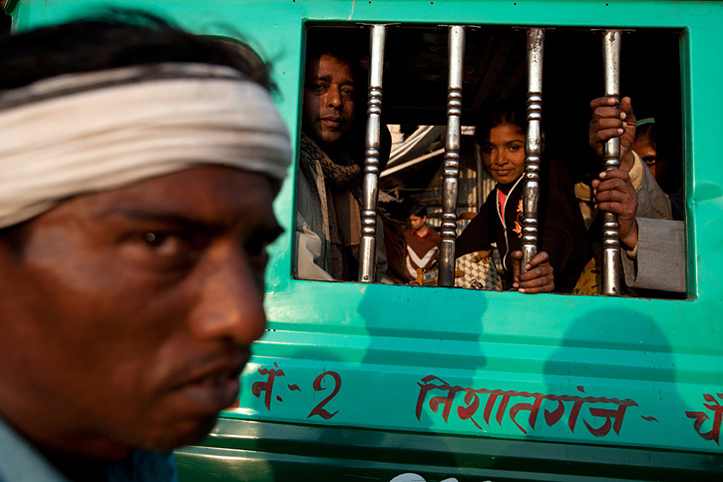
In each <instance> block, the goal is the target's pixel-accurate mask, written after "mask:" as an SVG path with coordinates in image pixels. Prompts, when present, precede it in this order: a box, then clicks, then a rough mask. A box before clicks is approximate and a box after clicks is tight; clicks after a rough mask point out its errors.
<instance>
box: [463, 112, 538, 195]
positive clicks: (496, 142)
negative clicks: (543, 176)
mask: <svg viewBox="0 0 723 482" xmlns="http://www.w3.org/2000/svg"><path fill="white" fill-rule="evenodd" d="M525 125H526V124H525V114H524V112H520V111H519V110H515V109H496V110H495V111H493V113H492V115H490V116H486V118H485V120H484V121H483V122H482V123H480V124H479V125H478V126H477V129H476V132H475V139H476V140H477V145H478V146H479V152H480V157H481V158H482V165H483V166H484V168H485V170H486V171H487V172H488V173H489V174H490V175H491V176H492V177H493V178H494V180H495V181H497V182H498V183H500V184H511V183H514V182H515V181H517V179H519V178H520V176H522V174H523V172H524V170H525V127H524V126H525Z"/></svg>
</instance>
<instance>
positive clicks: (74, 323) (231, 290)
mask: <svg viewBox="0 0 723 482" xmlns="http://www.w3.org/2000/svg"><path fill="white" fill-rule="evenodd" d="M276 189H277V186H276V185H275V184H274V183H273V182H272V181H270V180H269V179H268V178H267V177H265V176H263V175H261V174H256V173H250V172H245V171H240V170H236V169H230V168H224V167H216V166H204V167H196V168H192V169H188V170H185V171H181V172H178V173H174V174H168V175H165V176H161V177H157V178H152V179H149V180H146V181H142V182H139V183H136V184H133V185H131V186H128V187H124V188H121V189H116V190H113V191H107V192H102V193H97V194H90V195H83V196H78V197H75V198H73V199H70V200H68V201H65V202H63V203H62V204H60V205H58V206H57V207H56V208H54V209H53V210H51V211H49V212H47V213H45V214H43V215H41V216H39V217H37V218H35V219H33V220H31V221H29V222H28V223H27V224H26V225H24V226H20V227H17V228H15V229H18V231H16V233H17V236H15V233H13V234H9V236H14V237H15V238H17V239H15V242H10V241H8V240H7V239H5V240H4V241H3V242H2V243H0V269H1V270H2V271H3V273H4V276H3V279H2V280H0V293H2V296H1V297H0V313H1V315H0V406H2V407H3V410H2V413H3V416H5V417H6V418H7V419H8V421H9V422H10V423H12V424H13V425H16V426H22V427H23V431H24V432H25V435H26V436H28V437H29V438H31V439H33V440H36V441H37V440H40V441H45V445H48V446H54V447H55V448H57V449H59V450H63V451H67V452H75V453H81V454H84V455H88V456H94V457H102V458H109V459H112V458H120V457H123V456H125V455H126V454H127V453H128V451H130V450H131V449H133V448H138V447H141V448H148V449H170V448H173V447H176V446H178V445H181V444H187V443H191V442H193V441H195V440H198V439H199V438H200V437H202V436H204V435H205V434H206V433H207V431H208V430H210V429H211V428H212V427H213V424H214V422H215V420H216V416H217V415H218V412H219V411H220V410H222V409H223V408H225V407H227V406H229V405H230V404H231V403H233V401H234V400H235V398H236V397H237V395H238V391H239V374H240V373H241V370H242V369H243V367H244V364H245V363H246V361H247V360H248V357H249V356H250V351H249V347H250V345H251V343H252V342H253V341H254V340H256V339H257V338H258V337H260V336H261V334H262V333H263V332H264V328H265V326H266V318H265V315H264V310H263V306H262V303H263V293H264V269H265V267H266V262H267V254H266V246H267V244H268V243H270V242H271V241H272V240H273V239H274V238H275V236H276V235H277V233H278V231H279V229H280V228H279V226H278V224H277V223H276V219H275V217H274V213H273V210H272V205H271V203H272V200H273V198H274V196H275V193H276Z"/></svg>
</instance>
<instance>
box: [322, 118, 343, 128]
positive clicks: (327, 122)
mask: <svg viewBox="0 0 723 482" xmlns="http://www.w3.org/2000/svg"><path fill="white" fill-rule="evenodd" d="M345 122H346V120H345V119H344V118H342V117H322V118H321V124H322V125H324V126H327V127H340V126H342V125H344V123H345Z"/></svg>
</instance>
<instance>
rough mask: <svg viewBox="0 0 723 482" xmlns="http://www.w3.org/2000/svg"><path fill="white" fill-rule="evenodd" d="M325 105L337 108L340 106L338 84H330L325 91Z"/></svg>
mask: <svg viewBox="0 0 723 482" xmlns="http://www.w3.org/2000/svg"><path fill="white" fill-rule="evenodd" d="M325 101H326V106H327V107H331V108H334V109H338V108H339V107H341V106H342V100H341V88H340V87H339V86H331V87H329V90H328V91H327V93H326V99H325Z"/></svg>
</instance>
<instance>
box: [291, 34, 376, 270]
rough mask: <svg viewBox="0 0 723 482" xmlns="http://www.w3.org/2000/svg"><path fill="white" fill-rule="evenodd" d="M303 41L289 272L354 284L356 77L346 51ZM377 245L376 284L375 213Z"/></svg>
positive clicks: (359, 162)
mask: <svg viewBox="0 0 723 482" xmlns="http://www.w3.org/2000/svg"><path fill="white" fill-rule="evenodd" d="M310 43H311V44H312V46H311V47H310V49H309V51H308V53H307V54H308V55H307V64H306V80H305V84H304V96H303V103H304V105H303V121H302V135H301V149H300V159H299V170H300V175H299V177H298V179H299V182H298V187H297V196H296V246H297V254H296V259H295V261H296V266H295V274H296V276H298V277H299V278H302V279H313V280H342V281H355V280H356V279H357V276H358V271H359V263H360V262H361V260H360V259H359V247H360V243H361V197H362V192H361V186H362V174H363V167H362V166H363V159H361V157H363V154H362V153H363V147H361V146H363V138H364V136H363V133H362V132H361V131H360V129H359V128H358V125H360V124H361V123H360V122H359V120H360V119H357V118H356V113H357V112H356V111H357V108H356V104H357V102H358V101H357V96H358V93H357V91H356V90H357V89H358V88H357V84H358V83H359V82H358V79H359V77H360V76H359V74H357V73H355V71H354V70H355V69H354V68H353V67H352V62H351V61H350V60H349V57H348V56H347V55H346V53H344V52H342V51H341V50H338V49H335V48H331V47H329V46H327V45H324V44H322V43H318V42H310ZM362 90H365V89H362ZM355 121H356V122H355ZM387 134H388V133H387ZM381 162H382V163H384V160H383V159H382V160H381ZM376 245H377V256H376V258H377V259H376V272H377V281H379V280H380V279H381V278H382V276H383V274H384V272H385V271H386V258H385V256H384V252H383V246H384V242H383V228H382V224H381V220H380V219H379V217H377V238H376Z"/></svg>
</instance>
